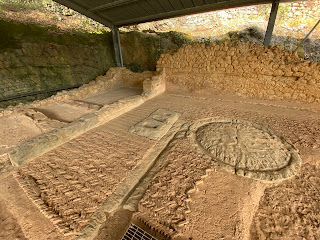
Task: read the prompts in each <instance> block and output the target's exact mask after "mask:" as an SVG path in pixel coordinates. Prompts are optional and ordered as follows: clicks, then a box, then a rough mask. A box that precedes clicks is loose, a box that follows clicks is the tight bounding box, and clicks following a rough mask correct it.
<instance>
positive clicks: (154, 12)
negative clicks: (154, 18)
mask: <svg viewBox="0 0 320 240" xmlns="http://www.w3.org/2000/svg"><path fill="white" fill-rule="evenodd" d="M138 3H139V5H140V6H142V7H143V8H144V9H145V10H146V11H147V12H148V14H150V15H153V14H156V13H157V12H156V11H155V10H154V9H153V8H152V7H151V6H150V4H149V3H148V2H147V1H146V0H142V1H139V2H138Z"/></svg>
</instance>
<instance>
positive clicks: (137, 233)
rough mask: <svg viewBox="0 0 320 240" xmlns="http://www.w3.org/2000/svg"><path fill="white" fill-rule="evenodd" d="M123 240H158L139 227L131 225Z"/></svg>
mask: <svg viewBox="0 0 320 240" xmlns="http://www.w3.org/2000/svg"><path fill="white" fill-rule="evenodd" d="M121 240H157V239H156V238H155V237H153V236H151V235H150V234H149V233H147V232H146V231H144V230H142V229H141V228H139V227H138V226H136V225H134V224H131V225H130V226H129V227H128V230H127V232H126V233H125V234H124V236H123V237H122V239H121Z"/></svg>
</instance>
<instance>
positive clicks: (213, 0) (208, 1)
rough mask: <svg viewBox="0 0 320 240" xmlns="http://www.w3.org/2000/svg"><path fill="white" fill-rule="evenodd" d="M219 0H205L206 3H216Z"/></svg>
mask: <svg viewBox="0 0 320 240" xmlns="http://www.w3.org/2000/svg"><path fill="white" fill-rule="evenodd" d="M216 2H217V0H204V3H205V4H212V3H216Z"/></svg>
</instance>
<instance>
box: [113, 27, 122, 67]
mask: <svg viewBox="0 0 320 240" xmlns="http://www.w3.org/2000/svg"><path fill="white" fill-rule="evenodd" d="M111 31H112V38H113V47H114V53H115V57H116V62H117V66H118V67H123V60H122V52H121V44H120V33H119V29H118V28H117V27H116V26H112V27H111Z"/></svg>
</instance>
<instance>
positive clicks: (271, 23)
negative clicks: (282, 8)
mask: <svg viewBox="0 0 320 240" xmlns="http://www.w3.org/2000/svg"><path fill="white" fill-rule="evenodd" d="M278 8H279V0H274V1H273V3H272V7H271V12H270V17H269V22H268V27H267V32H266V35H265V37H264V42H263V45H265V46H269V45H270V42H271V37H272V33H273V28H274V23H275V22H276V18H277V13H278Z"/></svg>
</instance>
